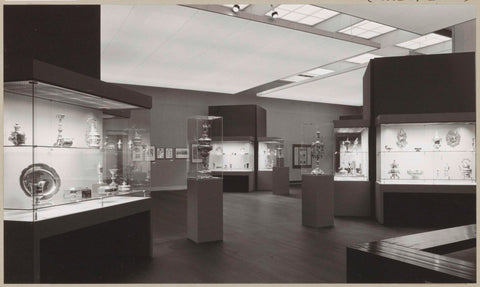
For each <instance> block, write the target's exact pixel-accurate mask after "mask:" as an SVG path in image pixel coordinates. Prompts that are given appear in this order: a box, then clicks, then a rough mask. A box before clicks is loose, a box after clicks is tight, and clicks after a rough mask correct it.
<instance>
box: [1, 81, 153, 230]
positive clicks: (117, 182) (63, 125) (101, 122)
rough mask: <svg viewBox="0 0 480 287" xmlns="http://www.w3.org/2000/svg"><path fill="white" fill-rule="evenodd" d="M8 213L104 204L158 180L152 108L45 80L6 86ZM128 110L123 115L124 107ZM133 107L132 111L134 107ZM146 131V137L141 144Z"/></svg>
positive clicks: (40, 213)
mask: <svg viewBox="0 0 480 287" xmlns="http://www.w3.org/2000/svg"><path fill="white" fill-rule="evenodd" d="M4 105H5V106H4V131H5V133H4V140H3V146H4V208H5V213H4V215H5V220H18V221H35V220H42V219H48V218H52V217H56V216H63V215H68V214H71V213H75V212H81V211H84V210H88V209H92V208H98V207H99V206H100V207H101V206H102V204H104V203H105V202H106V201H105V200H106V198H110V199H108V200H109V202H114V201H115V200H124V199H115V198H118V197H119V195H134V194H135V195H139V194H141V196H145V195H146V193H145V189H146V187H147V186H149V184H150V161H146V160H145V159H146V158H147V156H148V155H147V153H148V151H149V146H150V132H149V128H150V116H149V110H147V109H142V108H140V107H137V106H133V105H130V104H126V103H121V102H117V101H113V100H109V99H105V98H101V97H98V96H95V95H91V94H85V93H81V92H77V91H73V90H69V89H66V88H63V87H58V86H54V85H51V84H46V83H42V82H37V81H21V82H7V83H5V85H4ZM118 110H121V111H123V113H121V114H122V115H123V116H122V117H120V116H114V114H119V113H117V112H116V111H118ZM126 111H128V113H126ZM135 131H138V132H139V134H140V135H141V138H140V140H137V141H136V142H135V143H134V134H135Z"/></svg>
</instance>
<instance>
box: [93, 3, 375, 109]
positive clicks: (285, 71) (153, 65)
mask: <svg viewBox="0 0 480 287" xmlns="http://www.w3.org/2000/svg"><path fill="white" fill-rule="evenodd" d="M370 50H372V48H371V47H369V46H364V45H359V44H355V43H352V42H347V41H340V40H337V39H334V38H328V37H323V36H319V35H315V34H310V33H304V32H300V31H296V30H292V29H285V28H281V27H278V26H275V25H268V24H263V23H259V22H254V21H249V20H244V19H240V18H236V17H230V16H225V15H221V14H216V13H211V12H206V11H202V10H197V9H193V8H188V7H182V6H177V5H154V6H146V5H138V6H132V5H129V6H126V5H102V6H101V79H102V80H104V81H108V82H117V83H126V84H136V85H146V86H159V87H172V88H178V89H189V90H202V91H211V92H223V93H238V92H240V91H243V90H247V89H250V88H253V87H256V86H259V85H262V84H265V83H268V82H272V81H275V80H278V79H280V78H283V77H285V76H288V75H291V74H295V73H297V72H298V71H304V70H309V69H313V68H316V67H318V66H321V65H325V64H328V63H331V62H334V61H338V60H341V59H344V58H348V57H352V56H355V55H358V54H361V53H364V52H367V51H370ZM334 88H337V87H335V86H332V87H331V89H334ZM335 94H337V95H338V94H341V93H335ZM345 102H349V101H348V100H346V101H345Z"/></svg>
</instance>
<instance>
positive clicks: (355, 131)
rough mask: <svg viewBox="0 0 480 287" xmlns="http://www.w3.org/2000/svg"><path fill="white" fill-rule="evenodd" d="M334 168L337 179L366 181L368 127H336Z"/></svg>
mask: <svg viewBox="0 0 480 287" xmlns="http://www.w3.org/2000/svg"><path fill="white" fill-rule="evenodd" d="M334 133H335V153H334V157H333V158H334V169H335V180H337V181H368V171H369V170H368V128H366V127H357V128H336V129H335V130H334Z"/></svg>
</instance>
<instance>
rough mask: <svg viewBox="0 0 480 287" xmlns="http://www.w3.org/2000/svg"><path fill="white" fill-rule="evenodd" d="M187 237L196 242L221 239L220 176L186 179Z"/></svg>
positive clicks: (221, 203)
mask: <svg viewBox="0 0 480 287" xmlns="http://www.w3.org/2000/svg"><path fill="white" fill-rule="evenodd" d="M187 237H188V239H190V240H192V241H194V242H196V243H203V242H210V241H219V240H223V191H222V178H216V177H212V178H205V179H188V180H187Z"/></svg>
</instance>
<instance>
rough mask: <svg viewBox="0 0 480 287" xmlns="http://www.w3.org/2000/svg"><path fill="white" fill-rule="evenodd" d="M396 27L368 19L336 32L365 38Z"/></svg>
mask: <svg viewBox="0 0 480 287" xmlns="http://www.w3.org/2000/svg"><path fill="white" fill-rule="evenodd" d="M396 29H397V28H394V27H390V26H387V25H383V24H379V23H376V22H372V21H368V20H363V21H361V22H359V23H357V24H354V25H351V26H348V27H346V28H344V29H342V30H340V31H338V32H339V33H344V34H348V35H352V36H357V37H361V38H365V39H371V38H373V37H377V36H380V35H382V34H385V33H388V32H391V31H393V30H396Z"/></svg>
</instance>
